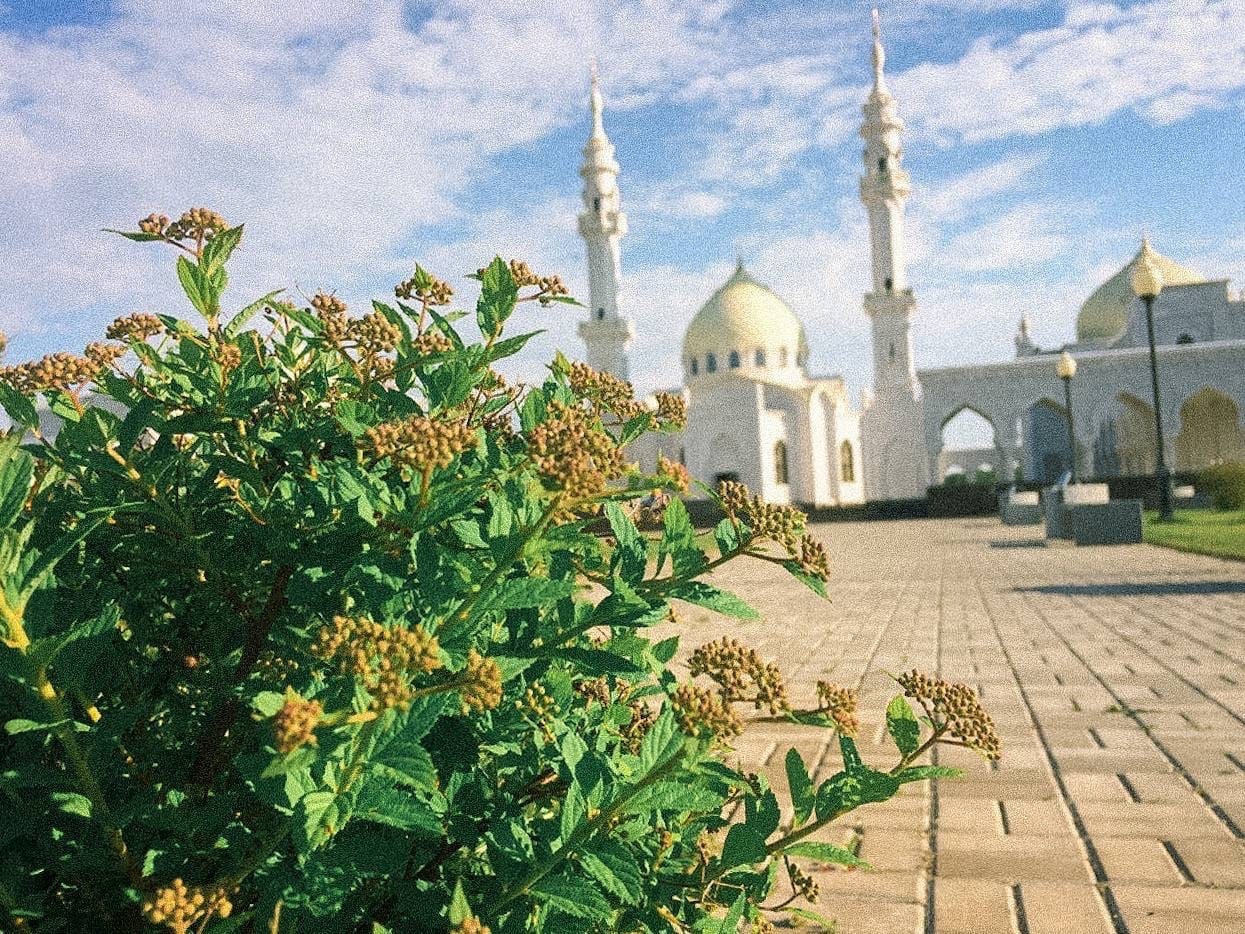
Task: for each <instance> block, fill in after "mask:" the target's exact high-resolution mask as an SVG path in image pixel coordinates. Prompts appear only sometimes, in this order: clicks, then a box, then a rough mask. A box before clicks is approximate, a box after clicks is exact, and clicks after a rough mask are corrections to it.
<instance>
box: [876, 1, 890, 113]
mask: <svg viewBox="0 0 1245 934" xmlns="http://www.w3.org/2000/svg"><path fill="white" fill-rule="evenodd" d="M885 68H886V50H885V49H883V48H882V18H881V17H880V16H879V15H878V8H877V7H874V8H873V90H874V91H877V92H878V93H880V94H881V93H887V87H886V75H885V74H883V70H884V69H885Z"/></svg>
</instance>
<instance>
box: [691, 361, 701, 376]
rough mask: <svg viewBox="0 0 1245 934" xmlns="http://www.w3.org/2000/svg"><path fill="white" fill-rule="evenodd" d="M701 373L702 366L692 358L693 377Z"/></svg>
mask: <svg viewBox="0 0 1245 934" xmlns="http://www.w3.org/2000/svg"><path fill="white" fill-rule="evenodd" d="M699 372H700V366H699V364H697V363H696V358H695V357H692V375H693V376H695V375H696V374H697V373H699Z"/></svg>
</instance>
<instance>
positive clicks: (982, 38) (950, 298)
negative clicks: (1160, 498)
mask: <svg viewBox="0 0 1245 934" xmlns="http://www.w3.org/2000/svg"><path fill="white" fill-rule="evenodd" d="M869 5H870V4H868V3H866V2H854V0H821V2H799V3H797V2H784V0H701V2H675V0H615V2H612V3H607V2H595V0H439V2H424V0H408V2H402V0H298V2H293V3H291V2H288V0H283V2H279V3H276V2H271V0H215V2H212V3H203V2H201V0H0V169H2V171H0V256H2V257H3V262H0V328H3V330H5V331H6V332H8V333H9V334H10V335H11V338H12V343H11V349H10V352H9V357H10V360H15V359H24V358H26V357H29V356H34V355H36V354H39V353H43V352H46V351H48V350H52V349H61V348H74V347H81V346H82V344H83V342H85V341H86V340H88V339H90V338H92V337H94V336H96V335H98V334H99V332H100V331H101V330H102V327H103V326H104V325H105V324H106V322H107V321H109V320H111V318H112V317H114V316H115V315H117V314H119V313H123V312H127V311H134V310H156V311H161V310H170V309H173V308H175V307H178V306H177V305H176V304H175V303H177V295H176V294H175V291H174V290H175V288H176V286H175V281H174V278H173V275H172V267H171V259H172V258H171V257H170V256H169V255H167V254H166V253H163V252H161V251H160V250H158V249H157V248H155V247H151V246H148V245H136V244H130V243H128V242H126V241H123V240H120V239H119V238H115V237H111V236H109V235H106V234H103V233H101V232H100V229H101V228H103V227H129V228H133V226H134V225H135V222H136V221H137V219H138V218H139V217H141V216H143V215H145V214H147V213H149V212H150V211H153V210H161V211H164V212H165V213H168V214H173V215H176V214H177V213H180V211H181V210H183V209H184V208H186V207H189V206H192V205H205V206H210V207H214V208H216V209H218V210H220V211H221V212H222V213H223V214H224V215H225V216H226V217H227V218H228V219H229V220H230V221H231V222H240V221H245V222H246V224H247V230H248V235H247V240H246V242H245V249H244V250H243V251H242V252H241V253H240V254H239V255H238V259H237V262H236V263H235V264H234V266H235V268H234V275H233V279H234V286H233V298H234V300H235V301H236V302H237V304H239V305H241V304H243V303H244V302H245V301H246V300H247V299H248V298H250V297H254V296H255V295H257V294H260V293H262V292H265V291H268V290H270V289H273V288H277V287H281V286H288V287H290V288H291V289H293V290H295V291H296V292H301V293H302V294H305V295H310V294H312V293H313V292H314V291H315V290H316V289H318V288H329V289H336V290H337V291H338V293H339V294H340V295H342V296H343V297H345V298H346V299H347V300H348V301H350V302H351V303H352V304H355V306H356V307H362V306H363V304H364V303H365V301H366V299H368V298H369V297H373V296H381V297H383V296H384V295H386V294H387V293H389V290H390V288H391V287H392V284H393V283H394V282H396V281H399V280H400V279H402V278H404V277H405V276H406V275H407V273H408V272H409V270H410V269H411V266H412V264H413V262H415V261H419V262H421V263H423V264H424V265H425V266H427V267H429V268H430V269H432V270H434V271H437V272H439V273H441V274H443V275H444V276H446V277H447V278H450V279H451V280H453V281H456V282H461V281H462V280H461V274H462V273H464V272H466V271H468V270H472V269H475V268H477V267H478V266H480V265H482V264H483V262H484V261H486V260H487V259H488V258H490V257H491V256H493V255H494V254H501V255H503V256H507V257H509V256H517V257H523V258H526V259H528V260H529V261H530V262H531V264H532V265H533V267H535V268H536V269H537V270H538V271H540V272H554V271H556V272H560V273H562V274H563V275H564V277H565V278H566V279H567V281H568V282H569V283H570V284H571V286H572V289H573V290H574V291H575V292H577V293H579V294H584V293H585V291H586V290H585V288H584V286H585V282H584V275H583V266H584V257H583V248H582V244H581V243H580V242H579V240H578V238H577V235H576V233H575V220H574V217H575V213H576V211H577V210H578V207H579V203H578V196H579V179H578V177H577V175H576V169H577V166H578V162H579V159H580V148H581V146H582V145H583V141H584V139H585V137H586V135H587V131H588V116H587V106H586V93H587V72H588V63H589V62H590V60H591V59H592V58H593V56H596V57H597V58H598V59H599V60H600V68H601V74H602V81H603V85H604V90H605V95H606V100H607V113H606V118H607V129H608V131H609V133H610V135H611V137H612V139H613V141H614V143H615V144H616V145H617V147H618V156H619V159H620V161H621V163H622V165H623V169H624V175H623V177H622V190H623V200H624V207H625V209H626V210H627V213H628V214H629V216H630V221H631V233H630V235H629V236H628V237H627V238H626V239H625V241H624V244H623V250H624V255H623V262H624V271H625V275H626V279H627V295H626V301H627V309H628V311H629V313H630V314H631V316H632V317H633V318H634V319H635V321H636V325H637V329H638V331H639V337H638V340H637V342H636V346H635V348H634V349H633V364H632V367H633V373H634V375H635V377H636V382H637V383H638V385H639V387H640V388H641V389H653V388H657V387H660V386H663V385H669V384H671V383H672V382H675V381H677V378H678V377H677V373H678V370H677V366H678V359H677V354H678V338H679V337H680V336H681V333H682V330H683V327H684V326H685V324H686V322H687V321H689V320H690V318H691V316H692V314H693V313H694V312H695V310H696V308H697V307H698V306H699V305H700V304H701V303H702V302H703V301H704V300H705V298H707V297H708V295H709V294H710V293H711V292H712V291H713V289H714V288H715V287H716V286H717V285H719V284H720V283H721V282H722V281H723V280H724V279H725V278H726V276H727V275H728V274H729V273H730V271H731V269H732V267H733V264H734V261H735V257H736V255H739V256H742V257H743V258H744V260H745V261H746V262H747V264H748V265H749V267H750V268H751V269H752V271H753V273H754V274H755V275H756V276H757V277H758V278H760V279H762V280H763V281H766V282H767V283H769V284H770V285H771V286H772V287H773V288H774V289H775V290H776V291H777V292H779V294H781V295H783V296H784V297H785V298H786V299H787V300H788V301H789V302H790V303H791V305H792V307H793V308H794V309H795V310H796V312H797V313H798V314H800V315H801V316H802V318H803V320H804V321H805V323H806V326H807V328H808V330H809V337H810V342H811V345H812V364H811V365H812V368H813V369H814V370H816V371H818V372H821V373H833V372H839V373H843V374H844V375H845V376H846V377H847V378H848V380H849V382H850V386H851V388H852V390H853V392H855V391H857V390H858V389H860V388H861V387H862V386H864V385H866V383H867V381H868V378H869V373H868V368H869V356H868V344H867V338H868V334H867V325H866V320H865V318H864V316H863V314H862V312H861V293H862V292H863V291H864V289H865V287H866V280H867V266H868V263H867V256H866V245H865V236H864V213H863V210H862V208H861V206H860V203H859V201H858V198H857V195H856V184H857V175H858V172H859V168H860V165H859V141H858V139H857V137H856V129H857V127H858V123H859V119H860V103H861V101H862V99H863V97H864V94H865V91H866V88H867V84H868V79H869V63H868V62H869V52H868V49H869V27H868V18H869V14H868V10H869ZM882 15H883V22H884V32H885V35H886V42H887V48H888V70H889V72H890V75H891V82H890V83H891V88H892V90H893V91H894V93H895V94H896V96H897V97H898V98H899V101H900V107H901V112H902V114H903V116H904V118H905V119H906V120H907V122H908V126H909V133H908V138H907V143H906V150H907V164H908V168H909V170H910V172H911V174H912V176H913V182H914V192H913V196H912V201H911V204H910V218H911V226H910V238H911V242H910V254H911V256H912V270H911V279H912V281H913V284H914V287H915V290H916V295H917V298H918V301H919V311H918V317H917V321H916V325H915V340H916V344H917V359H918V364H919V365H920V366H923V367H928V366H938V365H947V364H953V363H962V362H970V361H979V360H996V359H1002V358H1005V357H1007V356H1008V355H1009V354H1010V352H1011V349H1012V344H1011V340H1012V335H1013V334H1014V332H1015V326H1016V321H1017V319H1018V317H1019V316H1020V313H1021V311H1022V310H1024V309H1027V310H1028V313H1029V316H1030V319H1031V321H1032V324H1033V331H1034V336H1035V338H1036V340H1037V341H1038V342H1039V343H1041V344H1043V345H1058V344H1060V343H1062V342H1063V341H1066V340H1068V339H1070V337H1071V334H1072V326H1073V319H1074V317H1075V313H1076V309H1077V306H1078V305H1079V304H1080V302H1081V301H1082V300H1083V299H1084V297H1085V296H1086V295H1087V294H1088V292H1089V291H1090V290H1091V289H1092V288H1093V286H1095V285H1096V284H1097V283H1099V282H1100V281H1102V280H1103V279H1105V278H1106V277H1107V276H1108V275H1109V274H1110V273H1111V272H1113V271H1114V270H1115V269H1116V268H1117V267H1118V266H1120V265H1122V264H1123V263H1124V262H1125V261H1126V260H1127V259H1128V258H1129V257H1130V256H1131V254H1132V253H1133V251H1135V249H1136V244H1137V241H1138V239H1139V237H1140V235H1141V233H1142V231H1143V230H1148V231H1149V233H1150V235H1151V237H1152V239H1153V240H1154V241H1155V244H1156V246H1157V247H1158V248H1159V249H1160V250H1162V251H1163V252H1165V253H1167V254H1169V255H1171V256H1173V257H1175V258H1177V259H1179V260H1182V261H1185V262H1187V263H1188V264H1190V265H1193V266H1194V267H1195V268H1198V269H1200V270H1201V271H1203V272H1204V273H1206V274H1208V275H1213V276H1216V277H1232V278H1234V279H1236V281H1237V283H1238V285H1239V284H1245V282H1242V280H1245V181H1243V176H1242V172H1241V166H1242V164H1243V162H1245V155H1243V150H1245V133H1243V132H1242V127H1243V117H1245V110H1243V108H1245V0H1144V2H1128V0H1120V2H1116V3H1093V2H1082V0H1063V2H1047V0H904V2H902V3H900V2H891V3H883V5H882ZM464 294H465V295H469V294H470V293H468V292H464ZM523 315H524V318H525V319H526V320H525V321H524V322H523V323H524V324H525V325H527V324H530V326H531V327H532V328H546V329H547V331H548V333H547V335H546V336H545V337H544V338H543V339H542V340H541V341H538V342H534V343H533V344H532V345H530V346H529V353H528V354H527V355H526V356H525V357H524V358H523V359H522V360H520V361H518V362H517V363H516V364H515V365H514V366H513V368H512V369H513V370H514V375H516V376H519V377H522V378H533V377H535V376H536V375H537V374H538V373H539V370H540V365H541V363H542V361H543V360H545V359H547V358H548V356H549V355H550V353H551V352H552V349H553V348H554V347H564V348H566V349H568V350H577V349H578V341H577V338H576V337H575V336H574V324H575V317H576V310H575V309H571V308H568V307H566V306H561V307H557V308H555V309H549V310H530V311H524V313H523Z"/></svg>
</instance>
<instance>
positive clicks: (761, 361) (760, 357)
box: [753, 350, 765, 366]
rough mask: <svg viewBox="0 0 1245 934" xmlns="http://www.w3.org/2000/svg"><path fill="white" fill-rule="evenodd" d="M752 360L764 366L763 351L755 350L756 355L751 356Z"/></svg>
mask: <svg viewBox="0 0 1245 934" xmlns="http://www.w3.org/2000/svg"><path fill="white" fill-rule="evenodd" d="M753 362H754V363H756V365H757V366H765V351H764V350H758V351H757V352H756V356H755V357H753Z"/></svg>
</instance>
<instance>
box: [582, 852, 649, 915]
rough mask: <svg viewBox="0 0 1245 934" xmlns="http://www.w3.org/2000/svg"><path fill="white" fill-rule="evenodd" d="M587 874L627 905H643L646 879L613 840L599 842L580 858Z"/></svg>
mask: <svg viewBox="0 0 1245 934" xmlns="http://www.w3.org/2000/svg"><path fill="white" fill-rule="evenodd" d="M580 863H581V865H582V866H583V868H584V871H585V872H587V873H588V875H590V876H592V878H593V879H595V880H596V881H597V883H598V884H599V885H600V886H601V888H603V889H605V891H606V892H608V893H609V894H610V895H612V896H614V898H616V899H618V900H619V901H620V902H622V903H623V904H626V905H638V904H639V903H640V901H641V898H642V895H641V891H642V888H643V878H642V876H641V874H640V867H639V864H638V863H637V862H636V860H635V857H634V856H632V855H631V854H630V853H629V852H628V851H627V850H626V848H625V847H623V846H622V845H621V844H619V843H616V842H614V841H613V840H605V839H603V840H596V841H594V842H593V843H592V844H591V845H590V847H589V849H587V850H585V851H584V852H583V853H582V854H581V855H580Z"/></svg>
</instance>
